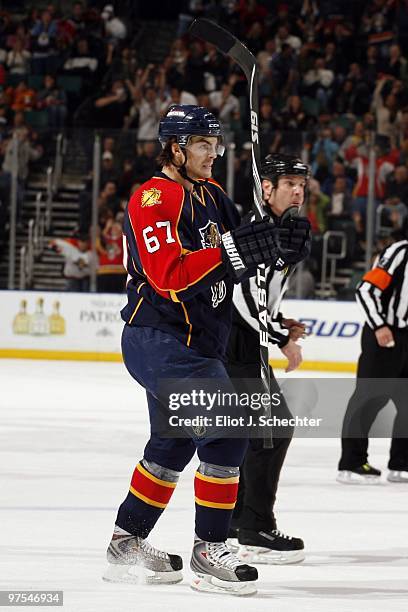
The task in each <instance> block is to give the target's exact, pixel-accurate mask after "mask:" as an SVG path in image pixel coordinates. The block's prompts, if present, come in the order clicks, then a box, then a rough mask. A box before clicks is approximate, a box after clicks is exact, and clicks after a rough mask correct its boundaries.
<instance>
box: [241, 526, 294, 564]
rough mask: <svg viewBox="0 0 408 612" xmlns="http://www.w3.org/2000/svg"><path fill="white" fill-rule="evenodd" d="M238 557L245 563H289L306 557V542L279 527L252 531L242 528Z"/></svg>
mask: <svg viewBox="0 0 408 612" xmlns="http://www.w3.org/2000/svg"><path fill="white" fill-rule="evenodd" d="M238 541H239V544H240V546H239V550H238V553H237V556H238V558H239V559H240V560H241V561H243V562H245V563H255V564H256V563H260V564H265V565H288V564H290V563H300V562H301V561H303V559H304V558H305V551H304V543H303V540H301V539H300V538H293V537H291V536H288V535H285V534H284V533H282V532H281V531H279V530H278V529H273V530H271V531H252V530H249V529H240V530H239V533H238Z"/></svg>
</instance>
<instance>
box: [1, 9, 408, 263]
mask: <svg viewBox="0 0 408 612" xmlns="http://www.w3.org/2000/svg"><path fill="white" fill-rule="evenodd" d="M95 4H98V3H92V8H89V7H87V6H86V5H85V4H82V3H80V2H76V3H74V4H73V9H72V14H71V15H69V16H62V15H58V14H57V13H56V11H55V8H54V7H53V6H52V5H50V6H48V7H47V9H46V10H44V11H38V10H36V9H33V11H31V13H30V14H29V15H28V16H27V18H25V19H24V20H21V21H19V22H16V21H13V19H11V18H7V16H5V17H3V24H2V27H1V28H0V87H3V91H2V92H1V93H0V155H1V154H3V155H4V154H5V151H4V147H5V146H6V145H5V144H4V143H6V142H7V137H6V136H4V137H3V134H6V135H8V134H10V130H12V129H13V122H15V120H16V117H17V116H19V113H20V114H23V120H24V122H26V123H27V124H29V120H30V118H31V115H30V113H31V114H32V112H33V111H34V110H35V111H36V112H46V113H47V118H48V125H49V126H52V127H55V128H61V127H63V126H74V127H75V126H76V125H80V126H86V127H91V128H100V129H103V131H104V132H103V134H104V139H103V147H102V149H103V151H102V159H101V193H100V196H99V210H100V214H99V225H100V239H101V245H102V246H101V248H105V250H106V248H107V245H108V244H110V243H109V240H111V239H110V238H108V235H110V234H109V232H111V233H112V231H113V234H115V227H116V225H117V224H118V223H120V219H121V215H122V214H123V208H124V206H125V203H126V201H127V199H128V197H129V195H130V194H131V193H132V192H133V191H134V189H135V188H136V187H137V186H138V185H139V184H140V183H141V182H143V181H144V180H145V179H146V178H148V177H149V176H150V175H151V173H152V172H153V171H154V169H155V158H156V155H157V153H158V150H157V128H158V122H159V120H160V117H161V116H162V115H163V113H165V112H166V110H167V109H168V108H169V106H170V105H171V104H174V103H182V104H200V105H203V106H207V107H208V108H210V109H211V110H212V111H213V112H214V113H216V114H217V115H218V116H219V117H220V119H221V120H222V123H223V125H224V128H225V131H226V135H227V138H228V139H230V140H234V142H235V143H236V160H235V170H236V173H235V200H236V201H237V203H239V204H240V206H241V208H242V210H243V211H245V210H246V209H247V208H248V207H249V206H250V205H251V198H252V180H251V155H250V148H249V145H248V140H249V113H248V99H247V89H246V81H245V78H244V75H243V74H242V73H241V72H240V70H239V68H237V66H236V65H235V64H234V63H233V62H231V61H229V60H228V59H227V58H226V57H225V56H223V55H222V54H220V53H218V52H217V50H216V49H215V48H214V47H213V46H212V45H211V44H205V43H203V42H201V41H198V40H197V39H193V38H192V37H191V36H190V35H189V34H188V25H189V23H190V22H191V21H192V20H193V19H194V18H195V17H199V16H205V17H209V18H215V19H216V20H217V21H218V23H220V24H223V25H225V27H226V28H227V29H229V30H230V31H232V32H233V33H234V34H235V35H236V36H238V38H240V40H242V41H243V42H244V43H245V44H246V45H247V46H248V48H249V49H250V50H251V51H252V52H253V53H254V54H255V55H256V57H257V60H258V65H259V72H260V89H259V95H260V121H259V129H260V136H261V144H262V150H263V154H267V153H274V152H284V153H295V154H302V156H303V157H304V158H305V159H307V160H308V161H309V162H310V163H311V166H312V171H313V177H314V178H313V181H312V183H311V186H310V194H309V201H308V205H307V214H308V215H309V217H310V219H311V222H312V225H313V230H314V233H315V241H314V255H315V260H316V262H319V258H320V255H321V240H319V237H320V238H321V237H322V235H323V234H324V232H325V231H326V230H330V229H334V230H336V229H341V230H342V231H345V232H346V234H347V237H348V245H349V246H348V255H347V257H348V262H349V263H350V261H352V260H353V259H355V258H356V257H358V256H361V254H362V253H363V252H364V248H365V242H364V240H365V238H364V232H365V221H366V207H367V196H368V187H369V185H368V157H369V148H370V143H372V142H374V144H375V149H376V182H375V201H376V205H377V206H378V205H381V215H377V217H378V219H379V224H380V226H381V228H382V230H383V232H386V231H391V230H401V231H405V229H406V226H407V224H408V214H407V211H408V170H407V168H408V62H407V57H408V0H353V1H352V2H350V1H349V0H291V1H290V2H281V1H279V0H263V1H262V0H221V1H217V2H216V1H215V0H207V1H206V0H185V1H184V2H180V3H179V4H180V10H181V12H180V14H179V21H178V26H177V33H176V38H175V39H174V41H173V43H172V44H171V47H170V49H169V52H168V55H167V57H165V58H164V60H163V61H162V62H161V63H160V64H152V63H147V62H143V61H141V60H140V53H139V48H138V46H137V44H133V42H132V36H131V32H130V30H129V24H128V23H127V22H126V19H124V18H122V17H117V16H116V15H115V9H116V6H115V5H107V6H103V5H102V4H101V6H100V8H99V10H98V9H97V8H95ZM119 4H120V3H118V6H119ZM155 35H156V33H155V32H152V36H155ZM33 75H34V76H35V77H36V78H37V79H38V78H41V79H42V81H41V83H40V81H38V80H37V81H35V80H33V79H34V76H33ZM69 76H71V77H77V78H79V79H80V88H79V90H77V91H76V92H75V93H74V94H73V92H72V91H67V88H66V86H65V85H64V83H65V82H64V79H66V78H67V77H69ZM39 83H40V84H39ZM28 129H29V133H30V128H28ZM31 133H32V131H31ZM373 133H375V139H374V141H373V140H372V138H373ZM35 145H36V143H35V142H34V148H35ZM36 150H37V151H39V150H40V149H39V148H38V147H37V149H36ZM89 158H90V156H89ZM87 170H88V171H89V170H91V168H90V167H89V168H87ZM219 173H220V174H219V176H216V178H220V179H221V180H225V166H223V165H222V164H221V165H220V170H219ZM91 181H92V179H91V178H90V179H89V182H88V184H87V186H86V188H85V190H84V192H83V193H82V194H81V201H80V219H79V222H78V228H79V231H80V232H81V234H83V233H86V232H88V231H89V225H90V219H91V213H90V210H91V206H90V202H91V192H92V182H91ZM0 189H1V175H0ZM0 199H1V195H0ZM112 228H113V229H112ZM387 228H388V230H387ZM112 240H113V241H114V240H115V239H114V238H112ZM111 250H112V249H111ZM113 265H114V264H113Z"/></svg>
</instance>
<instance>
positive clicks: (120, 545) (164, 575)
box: [103, 530, 183, 584]
mask: <svg viewBox="0 0 408 612" xmlns="http://www.w3.org/2000/svg"><path fill="white" fill-rule="evenodd" d="M107 559H108V563H109V566H108V569H107V571H106V572H105V574H104V576H103V580H106V581H107V582H125V583H131V584H132V583H133V584H136V583H147V584H176V583H177V582H181V580H183V574H182V572H181V570H182V569H183V560H182V558H181V557H179V555H170V554H168V553H166V552H164V551H162V550H158V549H157V548H154V547H153V546H151V544H149V542H148V541H147V540H144V539H142V538H139V537H137V536H133V535H131V534H128V533H126V532H123V530H122V533H121V534H120V535H119V534H117V533H114V534H113V537H112V540H111V542H110V544H109V548H108V550H107Z"/></svg>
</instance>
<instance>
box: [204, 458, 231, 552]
mask: <svg viewBox="0 0 408 612" xmlns="http://www.w3.org/2000/svg"><path fill="white" fill-rule="evenodd" d="M238 483H239V468H238V467H229V466H222V465H212V464H211V463H204V462H201V463H200V466H199V468H198V470H197V472H196V474H195V479H194V490H195V504H196V521H195V530H196V534H197V536H198V537H199V538H200V539H201V540H205V541H206V542H225V540H226V539H227V537H228V530H229V525H230V522H231V517H232V512H233V510H234V507H235V502H236V501H237V493H238Z"/></svg>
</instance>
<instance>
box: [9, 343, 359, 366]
mask: <svg viewBox="0 0 408 612" xmlns="http://www.w3.org/2000/svg"><path fill="white" fill-rule="evenodd" d="M0 358H2V359H51V360H61V361H115V362H120V361H122V355H121V354H120V353H99V352H97V351H50V350H40V349H0ZM269 363H270V365H271V366H272V367H273V368H279V369H282V370H284V369H285V368H286V365H287V361H286V359H271V360H270V362H269ZM299 369H300V370H312V371H324V372H355V371H356V369H357V365H356V363H354V362H342V361H303V362H302V365H301V366H300V368H299Z"/></svg>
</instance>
